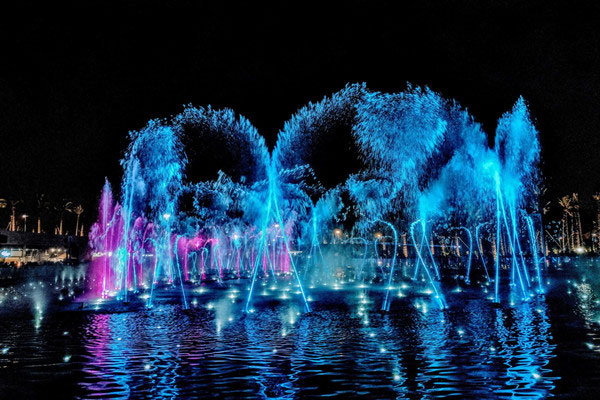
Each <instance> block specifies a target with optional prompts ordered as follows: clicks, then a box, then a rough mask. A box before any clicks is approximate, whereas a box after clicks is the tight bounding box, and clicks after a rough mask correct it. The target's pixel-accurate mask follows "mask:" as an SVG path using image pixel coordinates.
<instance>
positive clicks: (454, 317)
mask: <svg viewBox="0 0 600 400" xmlns="http://www.w3.org/2000/svg"><path fill="white" fill-rule="evenodd" d="M586 271H589V270H586ZM584 278H585V279H584ZM555 282H559V283H556V284H554V285H553V287H552V290H550V291H549V293H548V294H547V297H546V298H544V297H539V298H534V299H532V300H530V301H528V302H523V303H518V304H516V305H515V306H514V307H502V308H498V307H495V306H494V305H493V304H492V302H490V301H489V300H488V299H487V298H485V297H484V296H482V295H481V290H482V289H481V288H472V289H469V288H462V289H461V290H447V291H446V293H448V295H447V299H446V300H447V302H448V305H449V307H448V309H447V310H444V311H442V310H440V309H439V307H437V306H436V303H435V299H434V298H433V296H432V295H431V294H430V293H428V292H426V291H425V290H423V288H425V284H423V285H421V284H420V283H414V282H408V281H407V282H406V283H402V284H399V286H398V287H397V288H395V289H394V291H393V293H396V297H395V299H394V302H393V303H392V307H391V310H390V312H389V313H384V314H382V313H380V312H379V305H380V304H381V300H382V296H383V293H384V292H385V290H384V288H383V287H375V286H372V287H360V286H353V285H351V284H346V285H344V286H343V287H340V288H339V289H338V290H335V291H333V290H331V289H329V288H318V287H316V288H314V290H312V292H311V297H312V298H313V299H314V301H313V303H312V308H313V309H314V311H313V312H312V313H309V314H306V313H303V309H302V305H301V304H300V303H299V302H297V301H296V299H295V298H294V296H291V295H290V296H287V297H289V298H283V296H282V293H288V292H291V291H293V290H294V288H293V287H286V286H285V285H282V286H280V287H270V286H265V288H264V290H265V291H268V292H269V294H268V295H265V296H262V298H263V300H260V301H257V302H256V304H255V305H254V307H255V312H253V313H250V314H247V315H245V314H244V313H243V312H242V305H243V300H240V299H243V297H244V296H243V295H241V294H240V293H243V291H244V290H245V289H244V287H243V286H242V285H240V286H239V287H231V288H229V289H215V288H209V289H202V290H198V289H196V290H195V292H194V293H191V294H190V299H191V302H190V303H191V304H196V305H195V306H193V307H192V309H191V310H189V311H184V310H183V309H182V308H181V307H180V305H179V304H178V303H177V302H175V301H174V302H171V303H170V302H168V301H165V302H163V303H162V304H158V305H156V307H155V308H153V309H141V310H137V311H134V312H126V313H102V312H99V313H96V314H91V313H86V312H66V311H63V310H62V309H61V308H60V306H57V305H56V304H54V303H53V302H52V301H51V299H49V296H51V295H52V294H51V293H49V291H48V288H44V287H43V286H42V285H40V284H39V283H37V284H36V285H24V286H22V287H11V288H3V290H1V292H2V303H0V316H1V317H2V318H3V320H4V321H10V323H7V324H0V349H1V350H2V351H1V352H0V374H1V375H0V383H2V386H3V387H4V388H12V389H13V392H15V390H21V391H26V392H27V393H30V394H32V395H34V396H33V397H35V395H38V394H39V395H42V394H46V395H50V394H58V395H59V397H61V396H60V395H63V396H62V397H81V398H89V397H99V398H175V397H177V398H191V397H194V398H195V397H208V396H213V397H214V396H216V397H219V398H283V399H286V398H287V399H294V398H312V397H322V396H329V397H337V398H355V397H370V398H385V399H387V398H398V399H421V398H441V397H452V398H460V399H463V398H474V399H485V398H490V399H491V398H531V399H539V398H545V397H549V396H552V395H556V394H567V395H572V394H573V393H577V397H579V398H582V397H585V395H586V393H587V392H582V390H584V389H581V387H584V388H585V387H594V386H593V385H595V383H597V382H598V381H600V373H599V372H598V371H597V369H595V368H593V367H590V366H593V365H596V363H597V362H598V360H599V344H600V341H599V338H600V336H599V335H598V315H599V314H598V307H599V306H598V299H597V297H596V294H595V293H596V292H597V291H598V290H599V289H600V287H599V285H598V282H597V281H595V280H592V279H591V278H590V277H589V274H588V276H587V277H583V276H580V277H572V278H568V279H563V280H555ZM15 298H16V299H17V300H14V299H15ZM194 300H196V302H195V303H194ZM40 317H43V318H40ZM15 371H20V373H21V375H20V376H19V378H17V379H16V380H15V381H14V382H10V381H9V379H10V378H8V377H11V376H14V375H15ZM7 373H8V374H7ZM57 374H59V375H57ZM57 376H59V378H56V377H57ZM53 379H55V380H56V381H55V382H54V383H56V384H58V383H60V388H58V387H54V385H52V384H50V385H49V384H48V383H49V382H52V380H53ZM588 385H589V386H588ZM25 386H27V387H25ZM582 393H583V394H582Z"/></svg>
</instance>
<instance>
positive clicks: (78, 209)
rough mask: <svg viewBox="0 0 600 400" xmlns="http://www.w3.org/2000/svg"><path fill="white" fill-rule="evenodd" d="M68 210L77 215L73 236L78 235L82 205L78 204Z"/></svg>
mask: <svg viewBox="0 0 600 400" xmlns="http://www.w3.org/2000/svg"><path fill="white" fill-rule="evenodd" d="M69 211H70V212H72V213H74V214H75V215H77V222H76V223H75V236H77V235H79V217H80V216H81V214H82V213H83V206H82V205H81V204H78V205H76V206H75V207H73V208H71V209H69Z"/></svg>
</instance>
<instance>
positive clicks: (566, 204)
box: [558, 196, 573, 252]
mask: <svg viewBox="0 0 600 400" xmlns="http://www.w3.org/2000/svg"><path fill="white" fill-rule="evenodd" d="M558 204H559V205H560V206H561V207H562V208H563V217H562V235H561V239H560V241H561V245H562V251H563V252H565V251H567V249H569V250H570V249H571V247H572V246H571V243H570V240H569V238H571V234H570V231H569V228H570V226H569V217H571V216H572V211H573V203H572V201H571V196H563V197H561V198H560V199H558Z"/></svg>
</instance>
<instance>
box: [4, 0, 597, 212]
mask: <svg viewBox="0 0 600 400" xmlns="http://www.w3.org/2000/svg"><path fill="white" fill-rule="evenodd" d="M79 3H88V5H86V6H85V7H83V6H81V5H78V4H79ZM90 3H93V2H75V3H73V4H76V5H75V6H73V8H72V9H68V8H66V7H65V8H63V9H56V8H53V9H47V10H42V9H34V8H29V9H26V8H22V9H20V10H18V11H16V10H15V11H8V10H4V12H2V16H1V17H0V21H1V23H0V26H1V27H0V46H1V49H2V53H1V54H2V58H1V62H0V135H1V136H0V137H1V139H2V142H1V145H0V168H1V170H0V197H10V196H15V195H19V196H21V195H26V192H27V191H32V190H33V191H36V192H48V193H51V194H52V193H54V194H55V195H58V194H63V193H64V195H65V196H79V197H80V198H81V200H83V201H85V202H88V204H90V203H93V202H94V201H95V198H96V197H97V196H98V195H99V191H100V189H101V186H102V183H103V180H104V176H108V177H109V178H110V179H111V180H112V181H113V182H117V180H118V179H119V175H120V174H119V173H120V167H119V162H118V160H119V159H120V157H121V155H122V153H123V151H124V148H125V146H126V139H125V137H126V134H127V132H128V131H129V130H133V129H139V128H141V127H142V126H144V125H145V123H146V122H147V121H148V120H149V119H151V118H157V117H167V116H169V115H173V114H176V113H178V112H179V111H181V109H182V105H183V104H187V103H193V104H195V105H207V104H212V105H213V106H214V107H231V108H233V109H235V110H236V111H238V112H239V113H241V114H243V115H245V116H246V117H248V118H249V119H250V120H251V121H252V122H253V123H254V125H255V126H257V128H258V129H259V131H261V133H262V134H263V135H264V136H265V137H266V139H267V142H268V143H269V144H270V145H271V146H272V145H273V144H274V142H275V139H276V134H277V131H278V130H279V129H280V128H281V127H282V126H283V122H284V121H285V120H286V119H288V118H289V117H290V115H291V114H292V113H293V112H294V111H295V110H297V109H298V108H299V107H301V106H303V105H304V104H306V103H307V102H308V101H310V100H313V101H314V100H319V99H321V98H322V97H323V96H324V95H328V94H331V93H332V92H334V91H337V90H339V89H340V88H341V87H343V86H344V84H345V83H346V82H361V81H364V82H366V83H367V85H368V86H369V87H370V88H371V89H376V90H384V91H399V90H402V89H404V88H405V87H406V83H407V82H412V83H414V84H419V85H429V86H430V87H431V88H432V89H434V90H435V91H438V92H440V93H441V94H442V95H443V96H445V97H451V98H455V99H456V100H458V102H459V103H461V104H462V105H463V106H465V107H467V108H469V109H470V111H471V113H472V114H473V115H474V116H475V118H476V119H477V120H478V121H480V122H481V123H483V125H484V128H485V129H486V131H488V132H493V131H494V129H495V124H496V120H497V119H498V117H499V116H500V115H501V114H502V113H503V112H505V111H507V110H509V109H510V108H511V106H512V104H513V103H514V101H515V100H516V99H517V97H518V96H519V95H523V96H524V97H525V98H526V100H527V101H528V102H529V104H530V108H531V113H532V115H533V117H534V118H535V120H536V124H537V127H538V129H539V130H540V132H541V138H542V146H543V154H542V156H543V160H544V166H543V172H544V175H545V177H546V182H547V185H548V186H549V187H550V190H551V193H552V195H553V196H555V195H558V194H562V193H563V192H565V193H568V192H571V191H579V192H582V193H583V194H584V195H585V194H589V193H591V192H592V191H596V190H600V174H599V173H598V171H599V167H600V156H599V154H598V144H599V143H600V138H599V136H598V133H599V132H600V130H599V128H600V117H599V112H600V101H599V100H600V96H599V94H598V93H599V89H600V82H599V75H600V72H599V71H600V58H599V44H600V43H599V36H600V18H599V16H600V13H599V7H598V6H597V5H594V4H597V1H590V2H584V1H579V2H572V1H571V2H563V3H552V2H549V1H547V0H543V1H529V2H525V1H493V2H486V1H477V0H473V1H433V2H426V1H413V2H407V4H406V5H405V6H403V8H402V9H399V8H393V7H392V5H394V4H396V3H397V2H396V1H390V2H375V1H345V2H342V3H339V4H337V5H332V4H330V5H328V6H324V5H323V4H322V3H323V2H315V3H310V2H305V1H304V2H296V3H293V4H292V5H286V6H267V5H262V6H261V5H256V4H250V3H253V2H246V4H245V5H241V6H240V5H236V4H224V3H225V2H220V1H212V2H201V1H197V2H196V1H189V2H176V1H168V2H165V4H166V5H164V4H163V5H161V6H159V5H158V2H154V1H137V2H130V4H129V5H127V6H123V5H120V4H121V3H122V2H118V3H115V4H114V5H113V4H111V3H109V2H106V1H101V2H97V7H93V6H91V5H89V4H90ZM123 3H124V2H123ZM117 4H119V5H117ZM20 193H25V194H20Z"/></svg>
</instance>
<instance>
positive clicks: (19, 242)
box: [0, 230, 87, 266]
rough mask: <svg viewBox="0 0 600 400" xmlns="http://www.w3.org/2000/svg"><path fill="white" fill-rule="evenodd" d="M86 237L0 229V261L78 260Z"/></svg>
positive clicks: (20, 263)
mask: <svg viewBox="0 0 600 400" xmlns="http://www.w3.org/2000/svg"><path fill="white" fill-rule="evenodd" d="M86 247H87V239H86V238H84V237H79V236H76V237H74V236H66V235H50V234H45V233H30V232H12V231H7V230H0V263H9V264H16V265H18V266H20V265H24V264H28V263H39V264H43V263H51V262H70V261H78V260H79V259H80V258H82V257H83V256H84V253H85V250H86Z"/></svg>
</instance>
